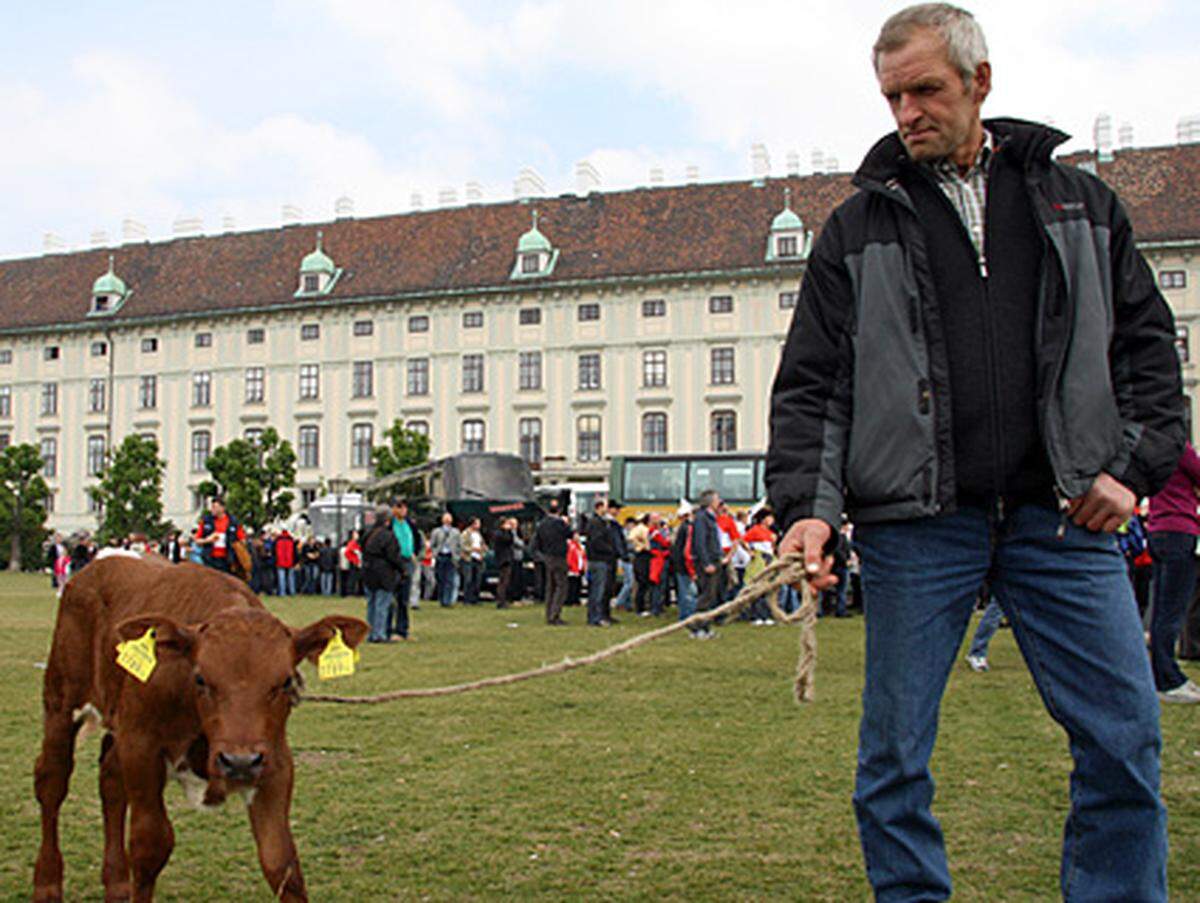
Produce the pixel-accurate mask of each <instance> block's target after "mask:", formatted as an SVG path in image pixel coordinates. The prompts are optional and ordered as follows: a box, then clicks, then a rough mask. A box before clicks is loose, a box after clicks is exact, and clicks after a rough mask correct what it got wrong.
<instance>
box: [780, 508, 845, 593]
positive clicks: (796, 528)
mask: <svg viewBox="0 0 1200 903" xmlns="http://www.w3.org/2000/svg"><path fill="white" fill-rule="evenodd" d="M832 536H833V529H832V528H831V527H830V526H829V524H827V523H825V521H823V520H818V519H817V518H805V519H804V520H798V521H796V522H795V523H794V524H792V526H791V527H790V528H788V531H787V533H786V534H785V535H784V537H783V540H782V541H781V542H780V543H779V554H780V555H788V554H790V553H793V552H799V553H801V554H803V555H804V570H805V571H806V572H807V573H808V583H809V585H810V586H811V587H812V588H813V589H815V590H825V589H829V588H830V587H831V586H836V585H837V582H838V578H837V577H835V576H834V575H833V556H832V555H826V554H825V544H826V543H827V542H829V540H830V538H832Z"/></svg>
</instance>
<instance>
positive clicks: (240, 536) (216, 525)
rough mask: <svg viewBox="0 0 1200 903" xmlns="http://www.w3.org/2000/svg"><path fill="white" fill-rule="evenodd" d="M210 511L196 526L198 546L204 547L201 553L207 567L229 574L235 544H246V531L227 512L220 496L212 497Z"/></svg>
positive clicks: (202, 516) (209, 504) (209, 505)
mask: <svg viewBox="0 0 1200 903" xmlns="http://www.w3.org/2000/svg"><path fill="white" fill-rule="evenodd" d="M208 509H209V510H208V511H207V512H205V513H204V514H203V515H201V517H200V523H199V524H198V525H197V526H196V545H198V546H202V547H203V548H202V549H201V551H202V552H203V554H204V563H205V564H206V565H208V566H209V567H210V568H216V569H217V570H218V571H224V572H225V573H226V574H228V573H229V572H230V570H231V564H230V562H231V561H232V560H233V544H234V543H235V542H245V541H246V531H245V530H243V529H242V526H241V524H239V523H238V522H237V518H235V517H234V516H233V515H231V514H230V513H229V512H228V511H226V510H225V500H224V499H223V498H221V497H220V496H219V495H214V496H213V497H212V501H210V502H209V503H208Z"/></svg>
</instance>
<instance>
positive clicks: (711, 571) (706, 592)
mask: <svg viewBox="0 0 1200 903" xmlns="http://www.w3.org/2000/svg"><path fill="white" fill-rule="evenodd" d="M699 502H700V504H699V510H698V511H697V512H696V519H695V522H694V524H693V534H692V555H693V557H694V559H695V568H696V582H697V584H698V585H699V593H698V594H699V598H698V600H697V602H696V611H710V610H712V609H714V608H716V607H717V606H718V605H720V604H721V602H722V600H723V593H724V590H725V555H724V552H723V551H722V550H721V536H720V532H721V531H720V528H719V527H718V526H717V511H718V510H719V509H720V507H721V496H720V495H718V494H717V491H716V490H715V489H705V490H704V491H703V492H702V493H700V500H699ZM691 631H692V637H693V638H694V639H698V640H710V639H712V638H713V637H715V636H716V633H714V632H713V629H712V622H709V623H707V624H705V625H703V626H701V627H693V628H691Z"/></svg>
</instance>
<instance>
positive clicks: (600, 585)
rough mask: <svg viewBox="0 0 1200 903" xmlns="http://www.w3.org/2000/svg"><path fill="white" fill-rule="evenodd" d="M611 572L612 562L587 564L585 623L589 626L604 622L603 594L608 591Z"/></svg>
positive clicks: (591, 562) (590, 562)
mask: <svg viewBox="0 0 1200 903" xmlns="http://www.w3.org/2000/svg"><path fill="white" fill-rule="evenodd" d="M611 571H612V562H609V561H589V562H588V566H587V574H588V594H587V622H588V623H589V624H599V623H600V622H601V621H603V620H604V615H605V610H604V594H605V592H607V590H608V579H609V577H610V576H611Z"/></svg>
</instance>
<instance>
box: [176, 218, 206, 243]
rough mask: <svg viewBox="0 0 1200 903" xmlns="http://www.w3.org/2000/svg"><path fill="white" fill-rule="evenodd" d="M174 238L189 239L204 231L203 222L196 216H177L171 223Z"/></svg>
mask: <svg viewBox="0 0 1200 903" xmlns="http://www.w3.org/2000/svg"><path fill="white" fill-rule="evenodd" d="M171 231H172V232H173V233H174V235H175V237H176V238H190V237H192V236H194V235H199V234H200V233H201V232H203V231H204V220H203V219H201V218H200V217H198V216H177V217H175V222H173V223H171Z"/></svg>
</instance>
